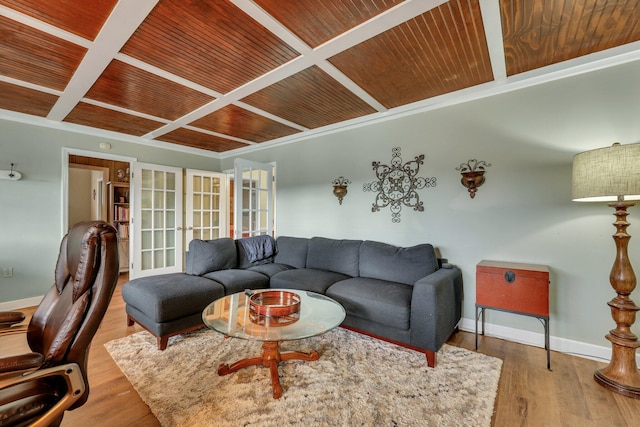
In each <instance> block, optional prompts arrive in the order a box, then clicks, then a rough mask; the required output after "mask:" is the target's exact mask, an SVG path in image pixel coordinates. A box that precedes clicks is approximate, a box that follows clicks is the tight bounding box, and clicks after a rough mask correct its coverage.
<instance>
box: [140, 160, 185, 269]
mask: <svg viewBox="0 0 640 427" xmlns="http://www.w3.org/2000/svg"><path fill="white" fill-rule="evenodd" d="M132 169H133V176H132V182H133V192H134V197H133V199H132V200H131V204H132V206H131V208H132V212H133V216H132V218H131V224H130V227H131V230H130V232H131V233H133V235H134V238H133V247H132V248H131V253H132V254H133V261H132V262H131V269H130V271H129V276H130V278H136V277H143V276H152V275H156V274H164V273H176V272H181V271H182V252H183V251H182V169H181V168H175V167H168V166H160V165H152V164H148V163H134V164H133V168H132Z"/></svg>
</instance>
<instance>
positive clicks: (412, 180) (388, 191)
mask: <svg viewBox="0 0 640 427" xmlns="http://www.w3.org/2000/svg"><path fill="white" fill-rule="evenodd" d="M391 154H392V156H391V165H383V164H380V162H372V163H371V165H372V166H373V170H374V171H375V172H376V181H373V182H369V183H365V184H364V185H363V188H362V189H363V190H364V191H375V192H377V193H378V194H376V200H375V203H373V205H372V207H371V212H378V211H379V210H380V209H381V208H386V207H387V206H389V209H390V210H391V222H394V223H398V222H400V211H401V210H402V206H403V205H404V206H407V207H411V208H413V210H414V211H418V212H423V211H424V204H423V203H422V201H420V196H419V195H418V193H417V191H416V190H421V189H423V188H428V187H435V186H436V178H435V177H432V178H422V177H418V176H417V175H418V172H419V171H420V165H422V164H424V154H421V155H419V156H416V157H415V159H413V160H411V161H408V162H406V163H404V164H403V163H402V158H401V157H400V147H395V148H393V149H392V150H391Z"/></svg>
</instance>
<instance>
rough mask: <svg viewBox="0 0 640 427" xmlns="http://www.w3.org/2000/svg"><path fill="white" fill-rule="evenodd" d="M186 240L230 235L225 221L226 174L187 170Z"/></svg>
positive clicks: (209, 238)
mask: <svg viewBox="0 0 640 427" xmlns="http://www.w3.org/2000/svg"><path fill="white" fill-rule="evenodd" d="M186 200H187V202H186V203H187V212H186V221H187V232H186V242H185V244H186V245H187V246H188V245H189V242H190V241H191V240H193V239H202V240H213V239H218V238H220V237H229V229H228V221H227V209H226V206H227V205H228V203H227V175H226V174H223V173H218V172H208V171H199V170H193V169H188V170H187V192H186Z"/></svg>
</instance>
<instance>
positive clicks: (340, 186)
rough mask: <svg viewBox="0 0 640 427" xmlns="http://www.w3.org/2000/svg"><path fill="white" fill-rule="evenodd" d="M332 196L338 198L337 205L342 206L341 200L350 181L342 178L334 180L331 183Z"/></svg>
mask: <svg viewBox="0 0 640 427" xmlns="http://www.w3.org/2000/svg"><path fill="white" fill-rule="evenodd" d="M332 184H333V195H334V196H336V197H337V198H338V203H340V204H342V199H343V198H344V196H346V195H347V185H349V184H351V181H349V180H348V179H346V178H345V177H344V176H341V177H339V178H336V179H334V180H333V182H332Z"/></svg>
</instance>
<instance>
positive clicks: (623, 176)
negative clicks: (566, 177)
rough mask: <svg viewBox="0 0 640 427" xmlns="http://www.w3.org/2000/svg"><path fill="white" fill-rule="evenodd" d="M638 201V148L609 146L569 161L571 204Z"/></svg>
mask: <svg viewBox="0 0 640 427" xmlns="http://www.w3.org/2000/svg"><path fill="white" fill-rule="evenodd" d="M618 196H624V199H623V200H640V144H626V145H621V144H619V143H615V144H613V145H612V146H611V147H606V148H599V149H596V150H591V151H585V152H584V153H579V154H576V155H575V156H574V157H573V173H572V179H571V199H572V200H573V201H575V202H615V201H618V200H619V199H618Z"/></svg>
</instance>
